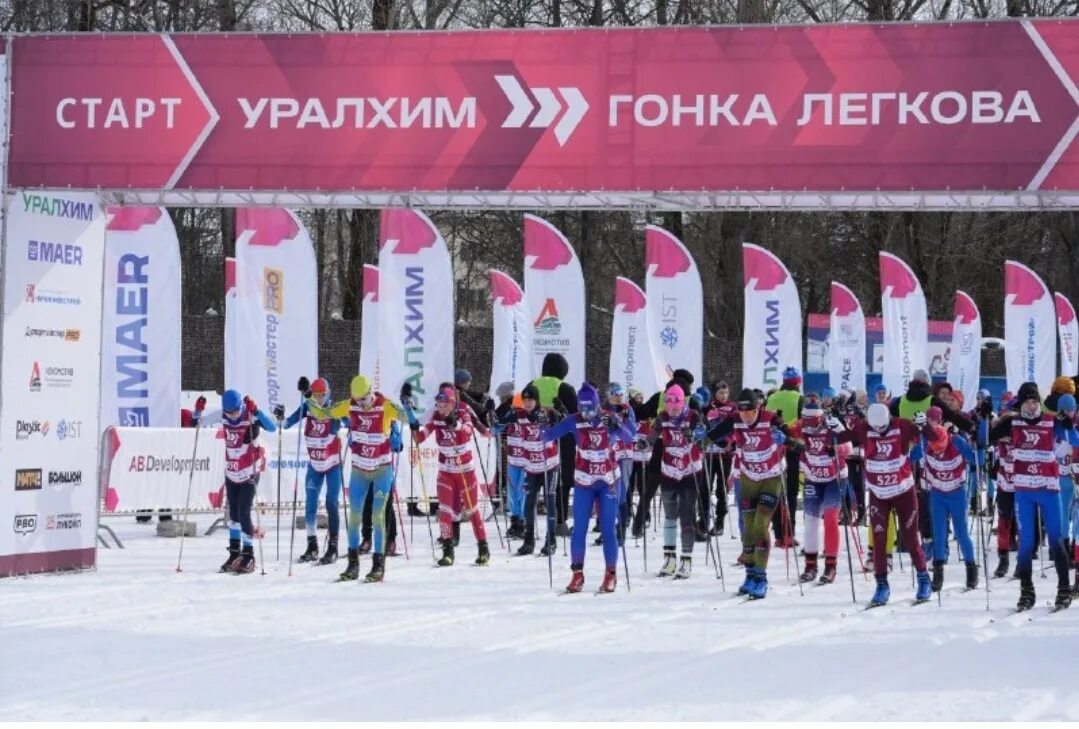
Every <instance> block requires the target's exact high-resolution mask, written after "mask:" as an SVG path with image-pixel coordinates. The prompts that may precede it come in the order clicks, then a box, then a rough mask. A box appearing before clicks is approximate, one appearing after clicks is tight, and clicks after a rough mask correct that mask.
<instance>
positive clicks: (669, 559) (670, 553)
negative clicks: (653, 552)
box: [657, 547, 677, 577]
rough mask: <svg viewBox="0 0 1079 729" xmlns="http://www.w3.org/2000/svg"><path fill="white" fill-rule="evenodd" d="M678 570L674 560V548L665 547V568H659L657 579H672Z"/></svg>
mask: <svg viewBox="0 0 1079 729" xmlns="http://www.w3.org/2000/svg"><path fill="white" fill-rule="evenodd" d="M676 570H677V563H676V562H675V558H674V548H673V547H665V548H664V549H663V566H662V567H660V568H659V574H658V575H657V577H670V576H672V575H673V574H674V573H675V571H676Z"/></svg>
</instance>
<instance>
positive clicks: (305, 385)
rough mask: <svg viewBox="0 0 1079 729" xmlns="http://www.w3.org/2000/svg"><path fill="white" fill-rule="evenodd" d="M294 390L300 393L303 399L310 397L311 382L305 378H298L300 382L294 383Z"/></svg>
mask: <svg viewBox="0 0 1079 729" xmlns="http://www.w3.org/2000/svg"><path fill="white" fill-rule="evenodd" d="M296 389H297V390H299V391H300V392H302V393H303V396H304V397H311V381H310V380H308V379H307V378H306V377H301V378H300V381H299V382H297V383H296Z"/></svg>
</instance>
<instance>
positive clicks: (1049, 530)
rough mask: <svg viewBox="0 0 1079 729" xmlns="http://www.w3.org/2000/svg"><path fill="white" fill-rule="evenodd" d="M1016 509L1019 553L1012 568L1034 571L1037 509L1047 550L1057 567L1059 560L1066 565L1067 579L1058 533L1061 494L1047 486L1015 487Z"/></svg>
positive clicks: (1022, 573)
mask: <svg viewBox="0 0 1079 729" xmlns="http://www.w3.org/2000/svg"><path fill="white" fill-rule="evenodd" d="M1015 511H1016V518H1017V519H1018V521H1019V556H1018V557H1017V558H1016V565H1015V571H1016V573H1017V574H1018V575H1019V576H1020V577H1023V576H1026V577H1030V575H1031V574H1032V572H1033V569H1032V563H1033V561H1034V536H1035V531H1034V518H1035V514H1036V513H1037V512H1039V511H1040V512H1041V516H1042V527H1043V528H1044V529H1045V533H1046V536H1047V539H1048V545H1049V554H1050V555H1051V556H1052V557H1053V559H1054V560H1056V561H1057V571H1058V572H1059V571H1060V564H1061V562H1063V564H1064V566H1065V568H1064V569H1065V572H1064V576H1065V579H1067V563H1068V560H1067V556H1066V555H1065V553H1064V540H1063V536H1062V534H1061V530H1060V527H1061V519H1060V494H1059V493H1057V492H1055V491H1049V490H1048V489H1037V490H1029V489H1016V490H1015Z"/></svg>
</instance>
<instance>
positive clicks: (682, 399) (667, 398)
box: [663, 385, 686, 407]
mask: <svg viewBox="0 0 1079 729" xmlns="http://www.w3.org/2000/svg"><path fill="white" fill-rule="evenodd" d="M663 399H664V402H666V403H667V404H668V405H674V406H676V407H682V406H684V405H685V404H686V393H685V392H683V391H682V388H681V387H679V386H678V385H671V386H670V387H668V388H667V391H666V392H664V393H663Z"/></svg>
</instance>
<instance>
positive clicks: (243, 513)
mask: <svg viewBox="0 0 1079 729" xmlns="http://www.w3.org/2000/svg"><path fill="white" fill-rule="evenodd" d="M225 495H226V496H227V498H228V500H229V521H230V522H232V523H234V524H239V525H240V531H241V532H243V534H244V535H245V536H246V537H247V538H248V540H250V539H251V538H252V537H254V535H255V527H254V526H253V525H252V523H251V505H252V504H253V503H254V502H255V482H254V481H245V482H244V483H233V482H232V481H229V480H228V479H225Z"/></svg>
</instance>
